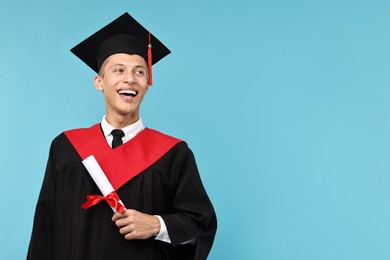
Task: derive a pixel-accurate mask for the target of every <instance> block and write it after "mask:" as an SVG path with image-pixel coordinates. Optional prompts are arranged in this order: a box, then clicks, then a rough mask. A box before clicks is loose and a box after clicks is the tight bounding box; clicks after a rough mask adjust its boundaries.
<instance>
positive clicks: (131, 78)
mask: <svg viewBox="0 0 390 260" xmlns="http://www.w3.org/2000/svg"><path fill="white" fill-rule="evenodd" d="M123 82H125V83H127V84H130V85H134V84H135V79H134V75H133V73H132V72H131V71H129V72H127V73H125V74H124V75H123Z"/></svg>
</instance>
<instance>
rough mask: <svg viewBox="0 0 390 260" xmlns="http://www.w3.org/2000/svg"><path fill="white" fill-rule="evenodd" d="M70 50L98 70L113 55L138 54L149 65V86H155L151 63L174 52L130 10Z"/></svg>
mask: <svg viewBox="0 0 390 260" xmlns="http://www.w3.org/2000/svg"><path fill="white" fill-rule="evenodd" d="M152 49H153V59H152ZM70 51H71V52H72V53H73V54H74V55H76V56H77V57H78V58H80V59H81V60H82V61H83V62H84V63H86V64H87V65H88V66H89V67H90V68H91V69H93V70H94V71H95V72H96V73H98V72H99V69H100V67H101V65H102V64H103V62H104V60H105V59H107V58H108V57H109V56H110V55H112V54H115V53H127V54H138V55H140V56H141V57H143V58H144V59H145V61H146V62H147V64H148V72H149V81H148V84H149V85H152V65H153V64H155V63H157V62H158V61H159V60H161V59H162V58H164V57H165V56H166V55H168V54H169V53H171V51H170V50H169V49H168V48H167V47H166V46H165V45H164V44H162V43H161V42H160V41H159V40H158V39H157V38H156V37H154V36H153V35H152V34H151V33H150V32H149V31H148V30H146V29H145V28H144V27H143V26H142V25H141V24H140V23H138V22H137V21H136V20H135V19H134V18H133V17H131V16H130V15H129V14H128V13H124V14H123V15H121V16H119V17H118V18H117V19H115V20H114V21H112V22H111V23H109V24H108V25H106V26H104V27H103V28H102V29H100V30H99V31H97V32H96V33H94V34H92V35H91V36H90V37H88V38H87V39H85V40H84V41H82V42H81V43H79V44H78V45H76V46H75V47H73V48H72V49H71V50H70Z"/></svg>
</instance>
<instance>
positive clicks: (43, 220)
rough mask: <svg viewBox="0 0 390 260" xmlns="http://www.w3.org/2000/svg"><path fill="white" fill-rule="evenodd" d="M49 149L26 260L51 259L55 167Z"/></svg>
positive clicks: (51, 151) (52, 149)
mask: <svg viewBox="0 0 390 260" xmlns="http://www.w3.org/2000/svg"><path fill="white" fill-rule="evenodd" d="M53 146H54V145H53V143H52V144H51V147H50V153H49V159H48V162H47V166H46V171H45V176H44V179H43V183H42V187H41V191H40V194H39V198H38V202H37V205H36V209H35V215H34V221H33V230H32V234H31V239H30V244H29V248H28V253H27V260H49V259H52V250H53V240H54V239H53V238H54V217H55V216H54V209H55V197H56V195H55V194H56V188H55V171H56V168H55V165H54V147H53Z"/></svg>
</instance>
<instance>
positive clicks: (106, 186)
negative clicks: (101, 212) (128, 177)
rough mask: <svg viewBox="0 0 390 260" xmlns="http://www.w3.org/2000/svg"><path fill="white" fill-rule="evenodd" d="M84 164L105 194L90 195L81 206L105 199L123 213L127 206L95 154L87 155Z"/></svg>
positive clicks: (87, 205) (87, 206) (86, 206)
mask: <svg viewBox="0 0 390 260" xmlns="http://www.w3.org/2000/svg"><path fill="white" fill-rule="evenodd" d="M83 164H84V166H85V168H86V169H87V171H88V173H89V175H91V177H92V179H93V180H94V181H95V183H96V185H97V186H98V188H99V189H100V191H101V192H102V194H103V196H99V195H88V196H87V201H86V202H85V203H84V204H83V205H82V206H81V207H82V208H84V209H87V208H89V207H92V206H93V205H95V204H97V203H99V202H101V201H102V200H105V201H107V203H108V204H109V205H110V206H111V208H112V210H113V211H114V212H116V211H118V212H120V213H122V212H123V211H124V210H125V209H126V208H125V206H124V205H123V202H122V201H121V200H120V198H119V197H118V195H117V194H116V192H115V190H114V188H113V187H112V185H111V183H110V181H109V180H108V179H107V177H106V175H105V174H104V172H103V170H102V168H100V165H99V163H98V162H97V161H96V159H95V157H94V156H93V155H91V156H89V157H87V158H86V159H84V160H83Z"/></svg>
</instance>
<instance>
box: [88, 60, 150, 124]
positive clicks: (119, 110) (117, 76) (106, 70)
mask: <svg viewBox="0 0 390 260" xmlns="http://www.w3.org/2000/svg"><path fill="white" fill-rule="evenodd" d="M94 84H95V87H96V89H98V90H100V91H102V92H103V95H104V101H105V104H106V119H107V121H108V122H109V123H110V124H112V125H113V126H114V127H115V126H118V123H119V124H130V123H133V122H135V121H136V120H138V118H139V110H140V105H141V103H142V100H143V98H144V96H145V94H146V93H147V91H148V83H147V65H146V61H145V60H144V59H143V58H142V57H141V56H139V55H129V54H123V53H118V54H113V55H111V56H109V57H108V58H107V59H106V60H105V61H104V63H103V65H102V67H101V69H100V73H99V75H97V76H96V77H95V79H94ZM123 121H126V122H123Z"/></svg>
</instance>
